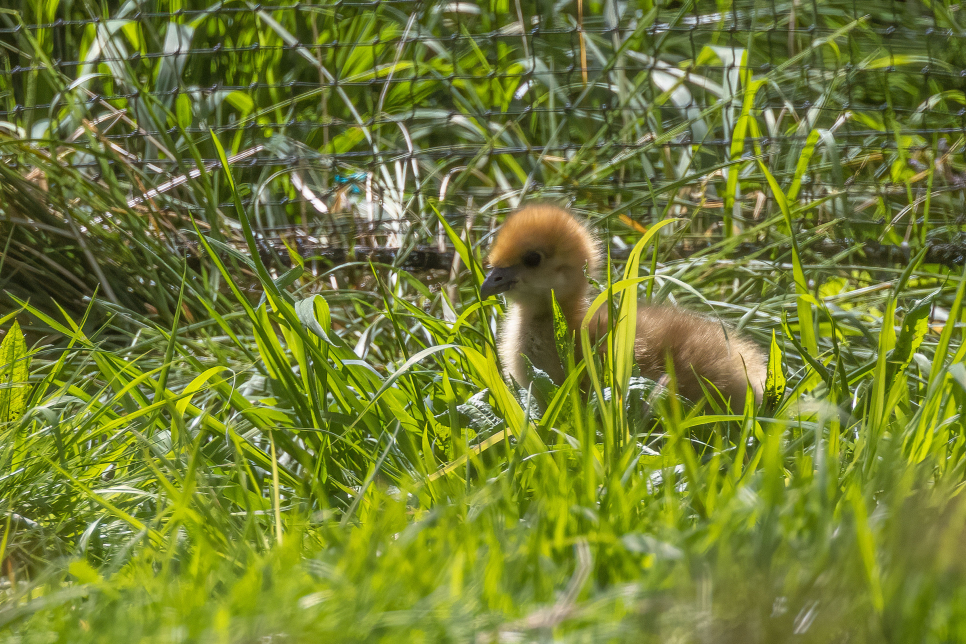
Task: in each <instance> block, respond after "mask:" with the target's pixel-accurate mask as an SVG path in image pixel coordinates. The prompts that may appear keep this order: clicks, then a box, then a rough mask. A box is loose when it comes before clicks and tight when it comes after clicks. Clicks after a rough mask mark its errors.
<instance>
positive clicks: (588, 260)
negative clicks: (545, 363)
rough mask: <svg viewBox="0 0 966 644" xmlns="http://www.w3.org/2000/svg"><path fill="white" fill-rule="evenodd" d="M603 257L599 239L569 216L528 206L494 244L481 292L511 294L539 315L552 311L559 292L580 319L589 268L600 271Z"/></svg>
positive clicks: (509, 220) (508, 223)
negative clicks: (585, 273)
mask: <svg viewBox="0 0 966 644" xmlns="http://www.w3.org/2000/svg"><path fill="white" fill-rule="evenodd" d="M599 255H600V253H599V250H598V247H597V242H596V240H595V239H594V237H593V235H591V234H590V232H589V231H588V230H587V229H586V228H585V227H584V225H583V224H582V223H580V222H579V221H578V220H577V219H575V218H574V216H573V215H571V214H570V213H569V212H567V211H566V210H564V209H563V208H558V207H556V206H550V205H542V204H541V205H530V206H526V207H525V208H522V209H520V210H518V211H517V212H515V213H513V214H512V215H510V216H509V217H508V218H507V220H506V222H505V223H504V224H503V227H502V228H501V229H500V232H499V234H498V235H497V237H496V241H495V242H493V246H492V248H491V249H490V257H489V262H490V265H491V267H492V270H491V271H490V274H489V275H487V277H486V280H485V281H484V282H483V286H482V287H481V288H480V293H481V294H482V295H483V297H484V298H486V297H489V296H490V295H496V294H497V293H506V296H507V297H508V298H509V299H511V300H514V301H516V302H520V303H522V304H524V305H525V306H526V307H527V310H528V311H529V312H530V313H532V314H537V315H542V314H547V313H549V312H550V311H551V307H550V302H551V298H550V295H551V293H553V294H554V295H555V296H556V298H557V301H558V302H560V303H561V305H563V306H564V312H565V313H568V314H572V315H574V316H576V315H578V313H579V309H580V306H581V304H582V302H583V300H584V298H585V296H586V293H587V278H586V277H585V276H584V270H585V269H586V270H588V271H589V272H591V273H593V272H595V271H596V270H597V267H598V265H599V263H600V257H599Z"/></svg>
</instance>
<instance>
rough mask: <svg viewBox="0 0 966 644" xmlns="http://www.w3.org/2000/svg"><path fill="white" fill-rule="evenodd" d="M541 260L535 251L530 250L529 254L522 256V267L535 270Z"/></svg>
mask: <svg viewBox="0 0 966 644" xmlns="http://www.w3.org/2000/svg"><path fill="white" fill-rule="evenodd" d="M541 259H543V258H542V257H540V253H538V252H537V251H535V250H531V251H530V252H528V253H527V254H526V255H524V256H523V265H524V266H526V267H527V268H536V267H537V266H539V265H540V260H541Z"/></svg>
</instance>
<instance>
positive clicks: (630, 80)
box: [0, 0, 966, 264]
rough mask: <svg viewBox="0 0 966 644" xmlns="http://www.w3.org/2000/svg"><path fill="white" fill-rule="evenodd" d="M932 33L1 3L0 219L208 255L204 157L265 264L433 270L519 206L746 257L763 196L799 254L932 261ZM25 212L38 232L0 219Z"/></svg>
mask: <svg viewBox="0 0 966 644" xmlns="http://www.w3.org/2000/svg"><path fill="white" fill-rule="evenodd" d="M873 5H874V6H873ZM958 12H959V6H958V5H952V4H937V3H925V2H919V1H918V0H908V1H899V0H891V1H885V2H877V3H862V2H857V1H845V0H826V1H817V0H816V1H813V2H807V3H806V2H800V1H799V0H792V1H791V2H777V1H774V0H752V1H748V0H736V1H732V2H721V1H718V2H710V1H707V0H691V1H685V2H681V1H679V0H673V1H663V2H652V1H641V2H633V1H626V2H623V1H615V0H605V1H604V2H592V1H590V0H563V1H560V2H532V1H525V0H501V1H499V2H490V3H468V2H422V1H414V0H395V1H382V0H378V1H375V2H335V3H328V4H306V3H298V4H279V5H260V4H253V3H246V4H242V3H237V4H235V3H217V4H213V5H211V6H208V5H207V3H200V2H158V3H147V2H134V1H131V2H124V3H114V2H109V3H104V4H102V5H96V6H95V5H93V4H88V3H56V2H48V3H20V6H19V8H18V9H15V10H5V11H3V12H2V13H0V45H2V47H0V137H2V138H0V156H2V158H3V166H4V172H5V173H6V174H5V177H4V178H5V179H6V180H7V182H8V184H10V182H11V181H13V179H17V180H18V181H19V179H18V178H23V181H20V182H19V183H16V185H15V186H14V188H10V187H9V185H8V189H7V192H6V194H5V197H6V201H7V205H6V207H5V206H3V205H0V211H2V212H0V216H3V217H5V218H6V221H7V222H8V223H9V222H14V223H16V222H18V221H19V222H21V224H22V223H23V222H32V224H33V225H34V227H33V229H32V230H34V231H39V230H42V227H43V226H44V225H46V226H48V227H53V228H63V222H64V220H65V217H66V216H67V215H65V213H69V214H70V216H71V217H78V216H81V217H82V218H83V219H84V220H83V221H81V222H80V223H79V229H80V231H81V232H83V233H85V234H86V233H89V232H90V231H91V230H93V229H94V228H96V227H98V226H101V227H110V226H114V225H116V219H117V218H119V217H121V216H122V215H121V214H120V213H121V212H124V213H126V215H125V216H127V217H133V218H138V217H141V218H150V219H151V221H152V222H153V223H152V225H153V226H155V227H156V229H157V230H158V231H159V233H161V234H162V235H166V236H167V237H168V238H169V239H171V240H175V241H177V240H178V239H179V237H178V232H177V231H178V230H181V229H183V228H185V227H190V225H189V223H188V222H189V220H188V217H187V216H188V215H189V214H190V215H192V216H193V217H195V218H196V219H197V220H198V221H200V222H202V224H203V225H206V226H208V227H210V229H211V230H213V231H215V232H216V234H222V235H227V236H230V233H231V229H232V226H233V225H237V222H234V221H233V219H232V218H233V206H232V204H231V199H230V197H229V192H228V189H227V184H226V179H225V176H224V173H222V172H220V167H221V165H220V162H219V161H218V157H217V154H216V149H215V147H214V146H213V145H212V141H211V137H217V138H218V140H219V141H220V143H221V144H222V145H223V146H224V148H225V150H226V153H227V155H228V157H229V161H230V164H231V169H232V174H233V175H234V178H235V181H236V182H237V183H238V185H240V186H241V187H242V191H243V200H244V202H245V206H246V208H247V209H248V211H249V213H250V215H251V217H252V218H253V221H254V222H255V224H256V226H257V227H258V228H259V230H260V231H261V232H262V233H263V234H264V235H265V237H266V239H268V240H271V239H273V238H274V239H280V238H284V237H285V236H286V235H291V234H295V233H296V232H297V233H298V236H299V238H300V239H302V240H303V241H302V242H301V243H303V245H304V246H306V247H311V248H315V249H325V248H328V249H332V248H351V247H353V246H356V245H362V246H367V247H370V248H390V249H392V248H400V249H411V248H415V247H418V246H428V247H431V248H436V249H438V250H440V251H443V250H445V249H446V248H447V246H448V243H447V238H446V234H445V231H444V228H443V225H442V223H441V221H440V220H441V219H442V220H444V221H448V222H449V223H451V224H453V226H454V228H456V229H457V230H459V229H460V227H463V226H471V227H473V228H475V229H476V230H477V233H478V234H477V236H476V238H477V239H479V238H481V237H484V236H485V233H486V232H487V231H490V230H492V228H493V226H494V225H495V223H496V222H497V221H498V216H499V215H500V214H501V213H503V212H505V211H506V210H508V209H510V208H513V207H515V206H516V205H518V204H519V203H521V201H523V200H526V199H530V198H543V199H551V200H556V201H560V202H563V203H567V204H569V205H571V206H573V207H575V208H577V209H578V210H580V211H581V212H583V213H584V214H586V215H588V216H590V217H591V218H592V219H594V220H595V221H596V222H597V223H599V224H601V225H606V226H611V227H612V228H613V229H615V230H621V229H628V228H626V227H628V226H630V227H635V226H645V227H646V226H647V225H649V224H650V223H652V222H654V221H656V220H659V219H662V218H665V217H668V216H677V217H682V218H684V219H686V220H688V234H689V235H691V236H692V237H695V238H699V239H707V238H709V236H710V237H711V238H715V239H717V238H720V237H729V236H732V235H738V234H740V233H745V234H746V237H744V238H743V239H744V240H745V241H749V240H754V239H765V238H767V236H768V234H769V230H768V229H769V228H770V223H773V222H774V221H775V219H774V218H773V217H774V216H775V215H776V214H779V215H780V211H779V207H778V204H777V203H776V197H775V188H774V186H772V185H770V183H769V179H770V178H771V179H774V181H775V182H776V185H777V186H778V188H779V189H780V191H781V193H782V197H784V198H785V199H786V200H787V201H788V202H789V204H790V205H791V206H790V207H791V210H792V213H793V215H794V221H795V225H796V227H797V228H798V229H799V230H804V229H810V230H812V231H815V232H816V235H817V236H818V237H831V238H834V239H842V238H848V239H852V238H855V239H862V240H874V241H877V242H882V243H886V244H902V243H908V244H910V245H911V246H913V247H915V246H917V245H928V244H938V243H947V244H958V243H959V242H960V231H961V228H962V224H963V221H962V213H963V206H964V203H963V202H964V183H966V174H964V173H966V156H964V154H966V152H964V150H966V145H964V135H966V110H964V107H966V93H964V92H966V55H964V53H966V52H964V46H963V33H964V32H963V30H962V28H961V27H960V26H959V22H958V15H959V13H958ZM55 184H56V185H55ZM10 185H12V184H10ZM31 191H35V192H36V191H40V192H39V193H38V194H40V193H42V194H40V198H41V200H42V201H44V202H45V203H47V204H50V208H49V209H48V210H49V211H50V212H53V213H54V214H55V216H54V218H53V219H49V214H50V213H49V212H48V213H47V215H46V216H48V219H46V220H45V219H44V217H43V216H41V215H39V214H37V213H36V212H33V213H31V212H30V208H29V205H30V204H27V205H24V204H21V205H20V206H19V207H14V206H11V205H10V204H16V203H18V201H17V200H18V199H26V200H27V201H31V200H32V197H30V195H32V194H34V193H32V192H31ZM82 193H83V194H82ZM24 194H26V195H27V197H24ZM91 194H94V195H95V196H96V198H94V197H90V195H91ZM85 195H87V197H85ZM34 196H36V195H34ZM78 203H83V204H84V207H83V208H80V209H78V208H76V207H73V206H72V204H74V205H76V204H78ZM57 213H60V214H59V215H58V214H57ZM78 213H80V214H78ZM438 215H441V217H440V216H438ZM37 226H40V227H41V228H38V227H37ZM622 227H623V228H622ZM785 233H786V235H787V233H788V231H787V230H786V231H785ZM952 257H953V259H952V260H950V261H951V263H953V264H955V263H956V261H960V260H961V257H960V260H957V259H956V257H959V256H957V255H956V253H955V252H953V253H952Z"/></svg>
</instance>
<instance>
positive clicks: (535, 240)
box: [482, 205, 765, 409]
mask: <svg viewBox="0 0 966 644" xmlns="http://www.w3.org/2000/svg"><path fill="white" fill-rule="evenodd" d="M489 262H490V264H491V266H492V267H493V268H492V270H491V271H490V273H489V275H488V276H487V278H486V281H485V282H484V283H483V288H482V295H483V297H488V296H490V295H494V294H496V293H506V295H507V298H508V299H509V301H510V310H509V313H508V315H507V321H506V324H505V326H504V328H503V330H502V333H501V336H500V357H501V359H502V360H503V364H504V365H505V366H506V368H507V370H508V371H509V372H510V375H512V376H513V378H514V379H516V381H517V382H518V383H520V384H522V385H523V386H527V385H528V384H529V380H530V379H529V376H528V374H527V368H526V361H525V360H524V358H523V356H524V355H525V356H526V357H527V358H528V359H529V360H530V362H531V363H532V364H533V365H534V366H535V367H537V368H538V369H541V370H542V371H545V372H546V373H547V374H548V375H549V376H550V377H551V379H553V380H554V382H556V383H558V384H560V383H561V382H563V379H564V373H563V368H562V366H561V364H560V359H559V357H558V355H557V349H556V345H555V342H554V328H553V306H552V299H551V293H553V294H554V295H555V296H556V297H557V301H558V302H559V303H560V308H561V310H562V311H563V313H564V316H565V317H566V319H567V326H568V328H569V329H570V331H571V332H575V331H577V330H579V328H580V324H581V322H582V321H583V319H584V316H585V315H586V313H587V310H588V307H589V298H588V283H587V278H586V277H585V274H584V273H585V270H586V271H587V272H588V273H591V274H593V273H594V272H596V270H597V268H598V266H599V263H600V249H599V246H598V244H597V242H596V240H595V239H594V238H593V236H592V235H591V234H590V233H589V232H588V231H587V229H586V228H584V226H583V225H582V224H581V223H580V222H578V221H577V220H576V219H575V218H574V217H573V216H572V215H571V214H570V213H569V212H567V211H566V210H563V209H561V208H557V207H554V206H547V205H535V206H527V207H526V208H523V209H522V210H519V211H517V212H516V213H514V214H512V215H511V216H510V217H509V218H508V219H507V221H506V223H505V224H504V225H503V228H502V229H501V230H500V233H499V235H498V236H497V239H496V241H495V242H494V244H493V247H492V248H491V250H490V255H489ZM607 329H608V322H607V309H606V307H605V308H603V309H602V310H601V311H599V312H598V313H596V314H595V317H594V319H593V320H592V321H591V323H590V332H591V340H592V341H596V340H597V339H598V338H600V337H603V336H604V335H605V334H606V333H607ZM634 356H635V361H636V363H637V365H638V367H639V369H640V371H641V375H642V376H644V377H646V378H650V379H652V380H658V379H659V378H661V376H663V375H664V374H665V373H666V372H667V366H666V365H667V359H668V358H670V360H671V362H672V364H673V367H674V372H675V379H676V382H677V388H678V392H679V393H680V394H682V395H683V396H685V397H687V398H689V399H691V400H695V401H696V400H698V399H700V398H701V396H702V395H703V393H704V390H705V389H707V390H708V391H714V389H717V390H718V391H719V392H720V393H721V395H722V396H723V398H724V399H725V400H729V399H730V400H731V403H732V407H733V408H738V409H740V408H741V406H742V405H743V404H744V398H745V395H746V391H747V384H748V383H749V382H750V383H751V386H752V390H753V392H754V395H755V400H756V402H760V401H761V396H762V392H763V388H764V381H765V365H764V361H763V360H762V357H761V353H760V351H759V350H758V348H757V347H756V346H755V345H754V344H753V343H752V342H750V341H748V340H747V339H745V338H743V337H741V336H739V335H738V334H737V333H735V332H734V331H732V330H730V329H725V328H724V327H722V325H721V324H719V323H717V322H714V321H711V320H707V319H705V318H702V317H700V316H698V315H696V314H694V313H690V312H688V311H685V310H682V309H678V308H676V307H669V306H642V307H640V308H639V310H638V316H637V336H636V341H635V346H634ZM709 383H710V384H709ZM702 385H704V387H702ZM712 385H713V386H712Z"/></svg>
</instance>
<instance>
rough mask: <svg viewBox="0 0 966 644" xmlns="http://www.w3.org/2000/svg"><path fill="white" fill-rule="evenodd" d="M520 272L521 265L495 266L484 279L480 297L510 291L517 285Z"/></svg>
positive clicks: (484, 297)
mask: <svg viewBox="0 0 966 644" xmlns="http://www.w3.org/2000/svg"><path fill="white" fill-rule="evenodd" d="M519 272H520V267H519V266H507V267H504V268H499V267H498V268H494V269H493V270H492V271H490V274H489V275H487V276H486V279H485V280H483V286H481V287H480V297H482V298H483V299H484V300H485V299H486V298H488V297H490V296H492V295H497V294H499V293H503V292H506V291H509V290H510V289H511V288H513V287H514V286H515V285H516V283H517V281H519V278H518V277H517V275H518V273H519Z"/></svg>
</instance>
